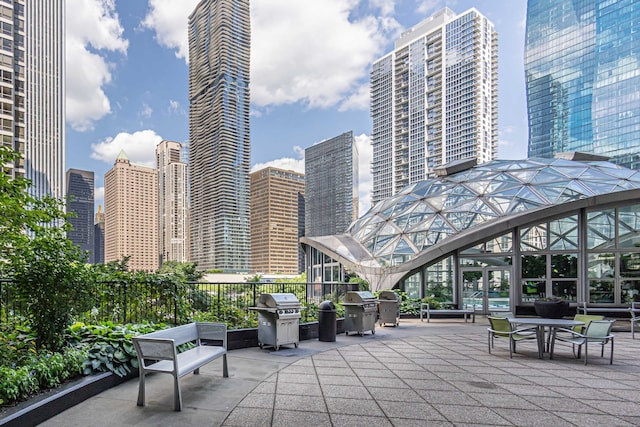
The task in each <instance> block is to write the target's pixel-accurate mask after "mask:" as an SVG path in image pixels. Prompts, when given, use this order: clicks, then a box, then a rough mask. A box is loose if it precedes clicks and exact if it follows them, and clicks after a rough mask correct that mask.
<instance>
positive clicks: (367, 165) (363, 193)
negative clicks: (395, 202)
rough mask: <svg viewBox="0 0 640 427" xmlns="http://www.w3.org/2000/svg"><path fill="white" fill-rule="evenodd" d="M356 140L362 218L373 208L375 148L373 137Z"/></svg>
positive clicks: (357, 137)
mask: <svg viewBox="0 0 640 427" xmlns="http://www.w3.org/2000/svg"><path fill="white" fill-rule="evenodd" d="M354 139H355V143H356V148H357V149H358V181H359V182H358V197H359V201H360V206H359V210H360V216H362V215H364V214H365V213H366V212H367V211H368V210H369V208H370V207H371V187H372V186H373V177H372V176H371V159H372V158H373V148H372V147H371V137H370V136H369V135H365V134H362V135H357V136H356V137H355V138H354Z"/></svg>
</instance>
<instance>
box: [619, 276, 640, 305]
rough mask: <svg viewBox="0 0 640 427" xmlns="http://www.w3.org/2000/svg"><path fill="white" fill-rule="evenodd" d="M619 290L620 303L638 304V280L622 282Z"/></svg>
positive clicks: (639, 292) (639, 297)
mask: <svg viewBox="0 0 640 427" xmlns="http://www.w3.org/2000/svg"><path fill="white" fill-rule="evenodd" d="M620 288H621V289H620V291H621V293H620V302H621V303H623V304H630V303H632V302H640V280H624V281H623V282H622V286H621V287H620Z"/></svg>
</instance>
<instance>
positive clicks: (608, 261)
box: [587, 253, 616, 279]
mask: <svg viewBox="0 0 640 427" xmlns="http://www.w3.org/2000/svg"><path fill="white" fill-rule="evenodd" d="M615 264H616V263H615V257H614V255H613V254H612V253H607V254H587V276H588V277H589V278H590V279H606V278H613V277H615Z"/></svg>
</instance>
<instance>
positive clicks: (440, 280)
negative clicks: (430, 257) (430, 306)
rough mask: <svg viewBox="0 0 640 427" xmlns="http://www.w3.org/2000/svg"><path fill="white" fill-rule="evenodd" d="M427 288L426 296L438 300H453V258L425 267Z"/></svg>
mask: <svg viewBox="0 0 640 427" xmlns="http://www.w3.org/2000/svg"><path fill="white" fill-rule="evenodd" d="M425 278H426V289H425V293H424V296H430V297H433V298H435V299H437V300H438V301H451V302H455V301H454V300H453V259H452V257H449V258H446V259H444V260H442V261H439V262H436V263H435V264H432V265H430V266H429V267H427V268H426V269H425Z"/></svg>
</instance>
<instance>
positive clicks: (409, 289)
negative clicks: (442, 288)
mask: <svg viewBox="0 0 640 427" xmlns="http://www.w3.org/2000/svg"><path fill="white" fill-rule="evenodd" d="M404 291H405V292H406V293H407V298H418V299H419V298H420V273H416V274H414V275H413V276H411V277H408V278H406V279H405V281H404Z"/></svg>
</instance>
